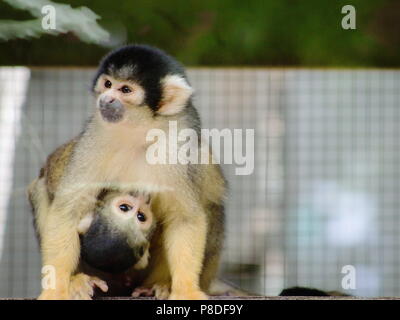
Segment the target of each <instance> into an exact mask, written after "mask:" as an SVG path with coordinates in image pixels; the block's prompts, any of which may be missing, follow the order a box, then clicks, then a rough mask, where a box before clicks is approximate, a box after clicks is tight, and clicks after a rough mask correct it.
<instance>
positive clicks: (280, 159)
mask: <svg viewBox="0 0 400 320" xmlns="http://www.w3.org/2000/svg"><path fill="white" fill-rule="evenodd" d="M93 72H94V70H91V69H33V70H29V69H26V68H0V111H1V118H0V120H1V127H0V129H1V130H2V131H1V133H2V135H1V136H0V147H1V149H0V150H2V151H1V153H0V172H1V176H0V194H1V195H2V197H0V210H1V211H0V221H1V222H0V235H1V239H0V242H1V246H0V248H2V252H1V260H0V296H1V297H32V296H35V295H37V294H38V292H39V286H40V281H39V276H40V258H39V254H38V246H37V242H36V240H35V238H34V233H33V227H32V222H31V216H30V210H29V207H28V203H27V200H26V195H25V190H26V186H27V185H28V183H29V182H30V181H31V180H32V179H33V178H34V177H35V176H36V175H37V173H38V170H39V168H40V166H41V164H42V163H43V161H44V159H45V158H46V156H47V155H48V154H49V153H50V152H51V151H52V150H54V148H55V147H56V146H58V145H59V144H61V143H63V142H65V141H66V140H67V139H69V138H71V137H72V136H74V135H76V134H77V133H79V131H80V130H81V128H82V125H83V123H84V121H85V119H86V117H87V115H88V113H89V110H90V106H91V104H92V98H91V97H90V95H89V93H88V92H89V85H90V81H91V77H92V76H93ZM27 76H28V78H27ZM189 79H190V80H191V83H192V85H193V87H194V88H195V89H196V96H195V105H196V107H197V108H198V110H199V112H200V114H201V116H202V120H203V127H205V128H210V129H211V128H218V129H223V128H230V129H254V130H255V168H254V172H253V174H252V175H249V176H238V175H235V172H234V169H235V166H233V165H224V166H223V168H224V172H225V174H226V176H227V179H228V181H229V183H230V191H229V201H228V202H227V230H228V232H227V241H226V245H225V251H224V257H223V265H222V268H221V274H222V276H223V277H224V278H227V279H230V280H231V281H233V282H235V283H236V284H238V285H239V286H240V287H242V288H243V289H247V290H250V291H252V292H257V293H261V294H269V295H276V294H278V293H279V291H280V290H281V289H283V288H284V287H287V286H293V285H305V286H313V287H318V288H320V289H325V290H341V291H345V290H344V289H343V288H342V287H341V280H342V278H343V274H341V269H342V267H343V266H344V265H353V266H354V267H355V268H356V271H357V287H356V290H349V291H347V292H348V293H351V294H358V295H364V296H374V295H376V296H377V295H386V296H389V295H399V294H400V283H399V280H396V279H399V274H398V272H399V271H398V268H397V266H398V259H399V255H398V253H397V249H398V241H399V239H398V237H399V236H398V234H399V232H398V231H399V230H398V229H399V227H400V225H399V219H398V217H397V208H398V206H399V204H398V201H399V200H398V191H399V189H398V181H399V178H400V176H399V174H400V172H399V170H398V169H397V167H398V160H399V159H398V157H399V146H398V138H399V129H398V120H399V119H400V118H399V112H400V111H399V110H398V106H399V96H400V94H399V89H400V81H399V80H400V72H399V71H378V70H370V71H364V70H359V71H358V70H357V71H355V70H340V71H338V70H303V69H300V70H292V69H247V68H246V69H239V68H232V69H218V68H217V69H215V68H200V69H190V70H189ZM24 84H25V87H24ZM10 88H11V89H10ZM11 114H12V115H13V116H10V115H11ZM18 127H19V130H18ZM7 148H8V149H7ZM10 148H11V149H10ZM4 150H9V151H10V150H11V152H4ZM6 154H12V157H11V156H8V157H7V156H5V155H6ZM10 173H11V174H10ZM1 201H2V202H1Z"/></svg>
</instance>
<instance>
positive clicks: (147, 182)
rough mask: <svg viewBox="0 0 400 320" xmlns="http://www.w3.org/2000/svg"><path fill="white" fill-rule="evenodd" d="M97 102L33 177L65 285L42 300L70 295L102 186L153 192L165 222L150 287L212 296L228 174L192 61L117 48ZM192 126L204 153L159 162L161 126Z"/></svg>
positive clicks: (51, 258) (46, 246)
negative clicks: (189, 69)
mask: <svg viewBox="0 0 400 320" xmlns="http://www.w3.org/2000/svg"><path fill="white" fill-rule="evenodd" d="M93 92H94V94H95V96H96V104H95V108H94V110H93V114H92V116H91V117H90V119H89V121H88V122H87V124H86V126H85V128H84V130H83V132H82V133H81V134H80V135H79V136H77V137H76V138H74V139H73V140H71V141H70V142H68V143H67V144H65V145H63V146H61V147H60V148H58V149H57V150H56V151H55V152H54V153H53V154H52V155H51V156H50V157H49V159H48V161H47V164H46V165H45V166H44V167H43V168H42V170H41V174H40V176H39V177H38V179H36V180H35V181H34V182H33V183H32V184H31V186H30V188H29V193H30V199H31V200H32V203H33V204H34V208H35V219H36V225H37V232H38V234H39V236H40V243H41V253H42V262H43V265H44V266H45V265H51V266H53V267H54V268H55V269H54V270H55V273H56V274H55V276H56V286H55V288H47V289H43V291H42V293H41V295H40V296H39V298H40V299H69V298H70V294H69V287H70V283H71V275H73V273H74V272H75V270H76V268H77V266H78V262H79V258H80V239H79V232H78V225H79V223H80V221H81V219H82V218H83V217H84V216H85V214H87V212H90V210H92V208H93V207H94V206H95V203H96V201H97V200H96V199H97V196H98V194H99V192H100V190H102V189H107V188H110V187H111V188H114V187H117V188H118V189H119V190H140V191H141V192H142V191H143V192H148V193H151V194H152V211H153V212H154V215H155V217H156V218H157V221H159V222H160V225H161V226H162V228H161V232H159V233H157V235H156V236H154V237H153V238H154V239H152V241H151V242H152V247H151V248H150V252H151V254H150V262H149V267H148V270H147V271H148V274H147V276H146V277H145V278H144V279H143V286H148V287H152V286H156V287H157V286H159V285H161V286H163V287H164V288H167V290H168V292H170V294H169V299H206V298H207V295H206V293H207V290H208V288H209V285H210V283H211V281H212V279H213V278H214V277H215V275H216V272H217V269H218V263H219V257H220V251H221V247H222V242H223V237H224V204H223V201H224V196H225V190H226V182H225V179H224V177H223V174H222V172H221V169H220V167H219V165H218V164H215V163H213V162H214V161H212V154H211V152H210V148H209V146H208V145H206V146H204V145H203V144H202V143H201V140H202V139H201V135H200V128H201V125H200V119H199V116H198V113H197V111H196V109H195V108H194V106H193V104H192V94H193V89H192V88H191V86H190V84H189V82H188V80H187V77H186V73H185V70H184V68H183V67H182V66H181V65H180V64H179V63H178V62H177V61H176V60H175V59H173V58H172V57H170V56H169V55H167V54H165V53H164V52H163V51H161V50H159V49H156V48H153V47H150V46H146V45H130V46H125V47H122V48H120V49H117V50H115V51H112V52H111V53H110V54H108V55H107V56H106V57H105V58H104V59H103V60H102V61H101V63H100V66H99V68H98V71H97V74H96V76H95V78H94V81H93ZM171 121H173V122H174V123H175V124H176V127H177V130H185V129H191V130H193V131H194V132H196V133H197V136H198V141H197V142H198V143H199V145H201V147H200V148H199V154H201V155H204V153H206V157H208V158H207V159H208V160H209V161H208V162H207V163H204V162H201V163H200V161H199V162H196V161H193V162H189V163H187V162H186V163H184V162H182V161H168V162H166V163H150V162H149V161H148V158H147V157H146V153H147V151H148V148H149V146H151V145H152V142H151V141H149V139H148V138H147V134H148V132H149V131H150V130H152V129H157V130H162V131H163V132H165V133H166V137H167V139H166V144H167V145H166V149H167V150H169V151H171V150H172V151H176V149H177V148H179V147H180V146H182V145H183V144H184V143H185V141H179V139H177V140H178V141H176V140H174V139H171V135H170V133H171V132H170V128H171V126H170V125H169V124H170V123H171Z"/></svg>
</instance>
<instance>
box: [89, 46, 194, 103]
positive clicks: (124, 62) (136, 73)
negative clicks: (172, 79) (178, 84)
mask: <svg viewBox="0 0 400 320" xmlns="http://www.w3.org/2000/svg"><path fill="white" fill-rule="evenodd" d="M102 74H106V75H110V76H112V77H114V78H116V79H119V80H132V81H136V82H137V83H138V84H139V85H141V86H142V87H143V88H144V90H145V95H146V96H145V102H146V104H147V105H148V106H149V107H150V108H151V109H152V110H154V111H156V110H157V109H158V106H159V103H160V100H161V98H162V88H161V82H160V81H161V80H162V79H163V78H164V77H165V76H167V75H172V74H177V75H180V76H182V77H183V78H185V79H186V80H187V78H186V74H185V70H184V68H183V67H182V65H181V64H180V63H179V62H178V61H176V60H175V59H174V58H172V57H171V56H169V55H168V54H166V53H165V52H164V51H162V50H160V49H157V48H155V47H152V46H148V45H128V46H125V47H122V48H119V49H116V50H114V51H111V52H110V53H109V54H108V55H106V56H105V57H104V58H103V60H102V61H101V62H100V65H99V69H98V71H97V73H96V75H95V77H94V79H93V84H92V90H93V89H94V87H95V85H96V82H97V80H98V78H99V77H100V76H101V75H102Z"/></svg>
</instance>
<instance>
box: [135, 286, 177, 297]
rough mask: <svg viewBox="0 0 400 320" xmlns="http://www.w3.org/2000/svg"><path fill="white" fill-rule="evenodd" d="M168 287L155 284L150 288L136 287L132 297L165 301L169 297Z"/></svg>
mask: <svg viewBox="0 0 400 320" xmlns="http://www.w3.org/2000/svg"><path fill="white" fill-rule="evenodd" d="M170 289H171V288H170V285H167V284H155V285H154V286H153V287H151V288H147V287H138V288H135V290H133V292H132V297H134V298H138V297H155V298H156V299H157V300H166V299H168V297H169V293H170Z"/></svg>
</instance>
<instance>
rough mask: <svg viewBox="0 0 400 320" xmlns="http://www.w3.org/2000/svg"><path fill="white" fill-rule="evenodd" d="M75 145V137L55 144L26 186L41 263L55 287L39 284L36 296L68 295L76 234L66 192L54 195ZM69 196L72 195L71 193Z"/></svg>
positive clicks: (76, 249) (74, 258)
mask: <svg viewBox="0 0 400 320" xmlns="http://www.w3.org/2000/svg"><path fill="white" fill-rule="evenodd" d="M75 145H76V139H74V140H71V141H70V142H68V143H66V144H64V145H62V146H60V147H59V148H57V149H56V150H55V151H54V152H53V153H52V154H51V155H50V156H49V157H48V158H47V161H46V164H45V166H44V167H43V168H42V169H41V170H40V175H39V178H38V179H36V180H35V181H34V182H33V183H32V184H31V185H30V187H29V198H30V200H31V203H32V207H33V212H34V219H35V225H36V230H37V234H38V236H39V240H40V247H41V252H42V262H43V266H47V265H51V266H53V267H54V269H53V270H54V272H55V273H54V275H55V280H56V288H55V290H54V289H52V288H43V292H42V294H41V296H40V297H39V298H42V299H49V298H56V299H62V298H68V297H69V294H68V293H67V292H68V287H69V277H70V275H71V273H72V272H73V270H74V269H75V267H76V264H77V262H78V259H79V236H78V233H77V228H76V223H77V222H76V221H75V220H76V219H75V218H74V216H75V215H74V214H73V212H74V211H73V210H74V208H73V207H72V206H71V201H70V200H71V199H72V198H69V199H68V195H61V196H59V195H57V191H58V189H59V185H60V183H61V181H62V179H63V177H64V176H65V174H66V171H67V167H68V165H69V163H70V161H71V157H72V154H73V151H74V148H75ZM69 196H71V197H72V196H73V195H72V194H71V195H69Z"/></svg>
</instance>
